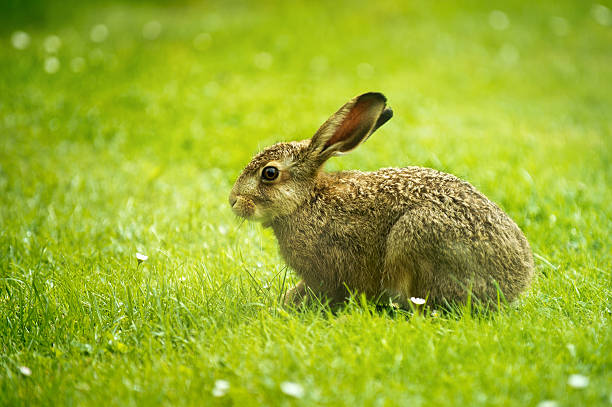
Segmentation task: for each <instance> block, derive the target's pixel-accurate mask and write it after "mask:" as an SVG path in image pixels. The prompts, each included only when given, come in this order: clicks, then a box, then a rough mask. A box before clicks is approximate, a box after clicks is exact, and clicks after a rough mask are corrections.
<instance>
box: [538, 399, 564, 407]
mask: <svg viewBox="0 0 612 407" xmlns="http://www.w3.org/2000/svg"><path fill="white" fill-rule="evenodd" d="M558 405H559V403H557V402H556V401H555V400H542V401H540V402H539V403H538V407H557V406H558Z"/></svg>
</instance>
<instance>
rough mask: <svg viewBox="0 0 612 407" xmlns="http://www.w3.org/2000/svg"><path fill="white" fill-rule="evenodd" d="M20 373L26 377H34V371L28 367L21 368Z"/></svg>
mask: <svg viewBox="0 0 612 407" xmlns="http://www.w3.org/2000/svg"><path fill="white" fill-rule="evenodd" d="M19 371H20V372H21V374H22V375H24V376H32V370H31V369H30V368H29V367H27V366H19Z"/></svg>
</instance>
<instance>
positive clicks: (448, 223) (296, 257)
mask: <svg viewBox="0 0 612 407" xmlns="http://www.w3.org/2000/svg"><path fill="white" fill-rule="evenodd" d="M386 101H387V100H386V98H385V96H383V95H382V94H381V93H374V92H370V93H364V94H362V95H359V96H357V97H355V98H353V99H351V100H350V101H349V102H348V103H346V104H345V105H344V106H342V107H341V108H340V110H338V111H337V112H336V113H335V114H334V115H332V116H331V117H330V118H329V119H328V120H327V121H326V122H325V123H323V125H321V127H320V128H319V130H318V131H317V132H316V133H315V135H314V136H313V137H312V138H311V139H309V140H303V141H297V142H289V143H278V144H275V145H273V146H271V147H268V148H266V149H265V150H264V151H262V152H261V153H259V154H257V155H256V156H255V157H254V158H253V159H252V160H251V162H250V163H249V164H248V165H247V166H246V168H245V169H244V170H243V171H242V173H241V174H240V176H239V177H238V179H237V181H236V183H235V185H234V186H233V188H232V191H231V193H230V196H229V202H230V205H231V207H232V210H233V212H234V213H235V214H236V215H238V216H240V217H242V218H245V219H248V220H253V221H259V222H261V223H262V224H263V226H264V227H271V228H272V230H273V231H274V234H275V235H276V238H277V240H278V244H279V247H280V253H281V255H282V257H283V258H284V260H285V261H286V262H287V263H288V265H289V266H290V267H291V268H292V269H293V270H295V272H296V273H297V274H298V275H299V277H300V278H301V281H299V283H298V284H297V285H296V286H295V287H293V288H292V289H290V290H289V291H288V292H287V293H286V295H285V303H286V304H288V305H300V304H302V303H304V302H305V301H306V300H307V299H308V298H309V297H310V296H311V295H313V294H314V295H316V296H317V297H318V298H322V299H323V300H325V301H329V303H330V304H332V305H334V304H335V305H339V304H341V303H343V302H344V301H345V300H346V299H347V297H348V296H349V295H350V293H360V294H361V293H362V294H365V295H366V297H367V298H369V299H372V300H375V301H376V300H381V299H383V300H385V301H393V302H395V303H396V304H398V305H399V306H401V307H409V306H411V304H410V299H411V297H419V298H424V299H427V301H428V304H429V305H432V306H446V305H449V304H461V303H465V302H466V301H467V300H468V298H471V299H472V301H474V300H476V301H479V302H480V303H481V304H484V305H485V306H489V305H490V306H493V307H494V306H495V305H496V304H498V303H499V301H512V300H513V299H514V298H516V297H517V295H518V294H519V293H520V292H521V291H523V290H524V289H525V288H526V287H527V286H528V285H529V283H530V280H531V278H532V275H533V268H534V266H533V258H532V254H531V249H530V247H529V243H528V242H527V239H526V238H525V236H524V235H523V233H522V232H521V230H520V229H519V228H518V226H517V225H516V224H515V223H514V222H513V221H512V220H511V219H510V218H509V217H508V215H506V214H505V213H504V212H503V211H502V210H501V209H500V208H499V207H498V206H497V205H495V204H494V203H493V202H491V201H490V200H489V199H487V198H486V197H485V196H484V195H483V194H482V193H480V192H479V191H477V190H476V188H474V187H473V186H472V185H470V184H469V183H467V182H466V181H462V180H461V179H459V178H457V177H455V176H453V175H450V174H446V173H443V172H440V171H437V170H434V169H430V168H421V167H406V168H384V169H380V170H378V171H374V172H361V171H341V172H334V173H327V172H324V171H323V170H322V166H323V164H324V163H325V161H327V160H328V159H329V158H330V157H332V156H335V155H339V154H342V153H346V152H348V151H350V150H352V149H354V148H355V147H357V146H358V145H359V144H361V143H363V142H364V141H365V140H367V138H368V137H369V136H370V135H371V134H372V133H373V132H374V131H375V130H377V129H378V128H379V127H380V126H382V125H383V124H384V123H385V122H387V121H388V120H389V119H390V118H391V117H392V116H393V112H392V110H391V109H390V108H388V107H387V106H386Z"/></svg>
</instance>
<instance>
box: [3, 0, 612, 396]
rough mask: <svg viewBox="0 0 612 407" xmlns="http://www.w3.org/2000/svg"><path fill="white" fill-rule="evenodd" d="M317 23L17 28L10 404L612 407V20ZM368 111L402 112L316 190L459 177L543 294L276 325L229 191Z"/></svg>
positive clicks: (567, 15) (512, 15)
mask: <svg viewBox="0 0 612 407" xmlns="http://www.w3.org/2000/svg"><path fill="white" fill-rule="evenodd" d="M11 4H12V3H11ZM330 7H332V6H331V5H330V4H324V3H312V2H305V3H292V4H291V5H282V4H275V3H274V2H262V3H259V4H257V5H254V4H251V3H246V2H232V3H221V2H219V3H211V4H208V5H206V6H203V5H196V4H189V3H187V4H182V5H175V6H163V5H162V4H160V3H155V4H151V5H147V4H145V3H140V2H139V3H134V4H133V5H129V4H125V5H121V4H110V5H104V4H102V3H94V4H93V5H92V6H90V7H83V8H82V9H79V11H78V12H71V13H70V14H67V16H66V17H63V18H62V14H61V13H60V12H57V10H56V11H55V13H53V16H54V17H53V18H48V19H45V20H44V23H39V24H36V25H27V24H26V25H23V26H15V21H21V20H15V21H11V20H10V19H9V18H7V17H5V18H6V20H5V21H4V24H3V26H4V28H3V31H2V38H1V39H0V41H1V43H2V46H0V315H1V319H0V350H1V351H0V405H82V406H87V405H102V404H110V405H149V404H151V405H233V404H235V405H312V404H322V405H347V406H356V405H364V406H365V405H367V406H370V405H381V406H392V405H417V406H418V405H474V406H479V405H508V406H525V405H538V404H539V403H541V402H543V401H546V400H549V401H556V403H557V404H556V405H559V406H564V405H567V406H596V405H602V406H605V405H610V404H612V329H611V327H610V320H611V313H612V304H611V302H610V298H611V297H612V277H611V273H610V269H611V265H612V262H611V247H612V237H611V234H610V230H612V206H610V202H611V201H612V191H611V189H610V185H612V151H611V143H612V82H611V81H610V78H612V48H610V44H612V28H611V27H610V18H611V17H610V15H609V9H606V8H605V7H604V8H602V6H597V5H593V4H589V3H583V2H561V3H559V2H535V3H533V2H532V3H531V4H529V5H523V4H521V2H507V3H505V4H501V3H500V4H497V5H491V4H489V3H488V2H476V1H470V2H468V3H466V4H465V5H463V6H462V7H461V8H456V7H455V6H454V5H453V4H452V3H451V2H446V1H442V2H435V3H434V4H425V3H423V4H416V3H415V4H413V5H404V6H399V5H398V4H396V3H395V2H392V1H382V2H377V3H376V4H370V3H368V2H358V4H355V3H354V2H350V3H349V2H346V3H334V5H333V9H331V8H330ZM608 7H610V5H609V4H608ZM495 9H497V10H501V11H502V12H503V13H504V14H503V15H500V14H498V13H497V14H491V12H492V11H493V10H495ZM606 10H608V14H606ZM22 14H23V13H22ZM24 15H25V14H24ZM606 15H607V17H606ZM504 16H505V17H506V20H504ZM606 18H607V19H606ZM149 21H157V22H159V23H160V25H161V32H159V35H158V36H157V37H155V36H154V35H149V37H155V38H154V39H144V38H143V34H142V29H143V25H145V24H146V23H147V22H149ZM11 24H13V25H11ZM24 24H25V23H24ZM97 24H104V25H105V26H106V27H107V29H108V36H107V37H106V38H104V39H103V41H101V42H99V43H97V42H94V41H92V40H91V39H90V32H91V29H92V27H94V26H95V25H97ZM606 24H607V25H606ZM149 27H151V26H149ZM495 27H497V29H496V28H495ZM500 28H501V29H500ZM15 30H25V31H26V32H27V33H28V34H29V36H30V39H31V41H30V44H29V46H28V47H27V48H26V49H24V50H19V49H16V48H15V47H13V46H12V44H11V35H12V33H13V32H14V31H15ZM153 31H155V30H153ZM49 35H57V36H59V38H60V39H61V42H62V44H61V47H60V48H59V50H58V51H56V54H49V53H48V52H47V51H45V49H44V43H45V38H47V37H48V36H49ZM196 38H197V39H196ZM53 55H56V58H57V62H59V69H58V70H57V72H55V73H52V74H50V73H47V72H45V69H44V66H45V63H47V64H49V63H50V64H51V65H50V66H51V68H53V65H54V64H55V62H49V60H48V58H50V57H52V56H53ZM75 58H82V59H77V60H76V61H80V62H75ZM45 61H46V62H45ZM79 64H81V65H82V66H81V69H80V72H74V71H73V69H72V68H74V67H76V68H79V66H78V65H79ZM48 66H49V65H48ZM51 70H52V71H53V70H54V69H51ZM77 70H79V69H77ZM369 90H377V91H382V92H384V93H385V94H386V95H387V96H388V99H389V103H390V105H391V106H392V107H393V108H394V110H395V117H394V118H393V119H392V120H391V121H390V122H389V123H388V124H386V125H385V126H384V128H382V129H381V130H380V131H378V132H377V133H376V134H375V135H374V136H373V137H372V138H371V139H370V140H368V142H367V143H366V144H365V145H363V146H362V147H361V148H359V149H358V150H356V151H355V152H353V153H351V154H350V155H347V156H345V157H342V158H339V159H334V160H332V161H331V162H330V163H329V164H328V166H327V167H328V169H329V170H337V169H347V168H359V169H364V170H372V169H376V168H379V167H385V166H405V165H422V166H430V167H434V168H437V169H440V170H444V171H448V172H452V173H454V174H456V175H458V176H460V177H462V178H465V179H467V180H469V181H470V182H471V183H473V184H474V185H476V186H477V187H478V188H479V189H480V190H481V191H483V192H484V193H485V194H486V195H487V196H489V197H490V198H491V199H492V200H494V201H495V202H497V203H498V204H500V205H501V206H502V207H503V208H504V210H506V211H507V212H508V213H509V214H510V216H511V217H512V218H513V219H514V220H515V221H516V222H517V223H518V224H519V225H520V226H521V228H522V229H523V230H524V232H525V234H526V236H527V237H528V239H529V241H530V243H531V245H532V248H533V251H534V253H535V256H536V263H537V278H536V279H535V281H534V284H533V286H532V288H531V289H530V291H529V292H528V293H526V294H525V295H524V296H523V297H522V298H521V299H520V300H519V301H518V302H516V303H514V304H512V305H511V306H509V307H507V308H506V309H503V310H502V311H500V312H498V313H495V314H492V315H486V316H482V315H481V316H478V315H471V314H470V313H465V312H462V311H461V310H458V311H457V314H456V315H454V314H452V315H438V316H422V315H413V316H411V317H410V316H406V315H403V314H388V313H385V312H379V311H376V310H375V309H374V308H373V306H372V305H371V304H367V303H364V302H362V301H361V300H360V299H359V298H356V299H354V300H353V302H352V303H351V304H350V305H349V306H348V307H347V308H346V309H345V310H343V311H341V312H340V313H338V314H337V315H331V314H330V313H328V312H326V311H325V309H320V308H317V307H313V308H312V309H310V310H307V311H305V312H302V313H299V312H293V311H287V310H283V309H282V308H280V307H279V298H280V296H281V295H282V293H283V290H284V289H285V288H286V286H287V285H288V284H290V283H293V282H295V280H296V279H295V276H294V275H293V274H292V273H291V271H290V270H287V269H286V267H285V266H284V265H283V261H282V259H281V258H280V256H279V255H278V252H277V248H276V242H275V240H274V237H273V235H272V234H271V232H270V231H269V230H264V229H262V228H261V227H260V226H259V225H251V224H243V225H241V226H240V224H239V222H238V221H237V220H236V219H235V218H234V216H233V215H232V214H231V211H230V210H229V208H228V204H227V195H228V193H229V189H230V188H231V185H232V183H233V180H234V179H235V177H236V176H237V175H238V174H239V172H240V170H241V169H242V167H243V166H244V165H245V164H246V163H247V162H248V160H249V159H250V157H251V156H252V154H253V153H254V152H256V151H257V150H258V149H259V148H262V147H264V146H266V145H269V144H270V143H273V142H275V141H279V140H296V139H302V138H307V137H309V136H310V135H311V134H312V133H313V132H314V131H315V130H316V128H317V127H318V125H319V124H320V123H321V122H322V121H323V120H324V119H325V118H326V117H327V116H328V115H329V114H331V113H332V112H334V111H335V109H337V108H338V107H339V106H340V105H341V104H342V103H344V102H345V101H346V100H347V99H349V98H350V97H352V96H354V95H356V94H358V93H361V92H364V91H369ZM137 252H141V253H143V254H146V255H148V260H147V261H145V262H143V263H141V264H140V263H139V262H138V261H137V260H136V257H135V255H136V253H137ZM574 374H579V375H582V376H585V377H587V378H588V385H587V386H586V387H584V388H580V386H578V387H576V386H571V385H570V384H568V383H569V382H570V381H571V380H570V377H571V375H574ZM219 380H225V381H227V382H228V383H229V389H227V391H224V390H223V389H221V390H220V388H221V387H223V386H221V385H220V383H223V382H218V381H219ZM216 382H217V390H216V391H214V389H215V383H216ZM286 382H290V383H296V384H298V386H297V387H296V386H293V387H291V385H289V386H288V385H287V384H286ZM283 383H285V384H284V385H283ZM300 386H301V387H300ZM296 388H297V390H296ZM283 389H285V392H283ZM292 389H293V391H292ZM300 389H301V390H303V391H302V392H301V391H300ZM224 392H225V394H224V395H223V396H222V397H214V395H213V393H216V394H217V395H219V394H222V393H224ZM287 393H290V394H287ZM292 394H293V395H292ZM542 405H544V404H542Z"/></svg>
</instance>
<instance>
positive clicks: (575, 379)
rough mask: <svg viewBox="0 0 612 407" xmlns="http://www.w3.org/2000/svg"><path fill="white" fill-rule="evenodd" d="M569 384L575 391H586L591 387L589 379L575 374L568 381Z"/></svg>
mask: <svg viewBox="0 0 612 407" xmlns="http://www.w3.org/2000/svg"><path fill="white" fill-rule="evenodd" d="M567 384H568V385H569V386H570V387H573V388H574V389H584V388H585V387H587V386H588V385H589V378H588V377H586V376H583V375H581V374H573V375H570V377H569V378H568V379H567Z"/></svg>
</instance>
